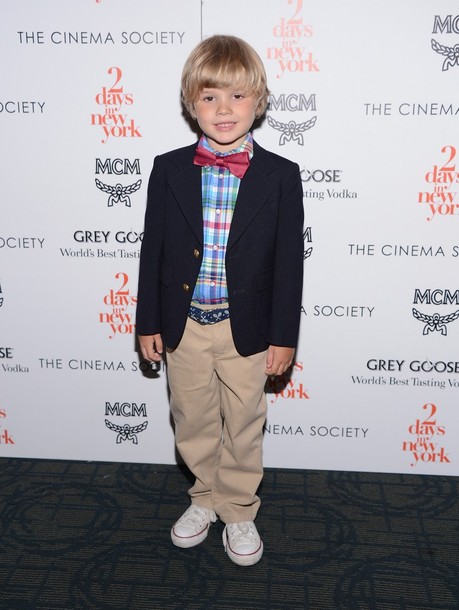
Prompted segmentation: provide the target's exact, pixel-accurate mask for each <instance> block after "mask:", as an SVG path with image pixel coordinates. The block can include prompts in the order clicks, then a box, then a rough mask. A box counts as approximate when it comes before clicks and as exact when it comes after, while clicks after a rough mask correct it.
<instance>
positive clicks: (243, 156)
mask: <svg viewBox="0 0 459 610" xmlns="http://www.w3.org/2000/svg"><path fill="white" fill-rule="evenodd" d="M194 164H195V165H216V166H217V167H226V168H227V169H229V171H230V172H231V173H232V174H234V175H235V176H237V177H238V178H243V177H244V174H245V172H246V171H247V169H248V167H249V164H250V159H249V153H248V152H240V153H233V154H232V155H226V156H225V157H219V156H217V155H215V154H214V153H212V152H210V150H207V149H206V148H203V147H202V146H198V148H197V149H196V155H195V157H194Z"/></svg>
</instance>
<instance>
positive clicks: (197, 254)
mask: <svg viewBox="0 0 459 610" xmlns="http://www.w3.org/2000/svg"><path fill="white" fill-rule="evenodd" d="M199 254H200V252H199V250H198V249H197V248H195V249H194V251H193V256H194V257H195V258H199Z"/></svg>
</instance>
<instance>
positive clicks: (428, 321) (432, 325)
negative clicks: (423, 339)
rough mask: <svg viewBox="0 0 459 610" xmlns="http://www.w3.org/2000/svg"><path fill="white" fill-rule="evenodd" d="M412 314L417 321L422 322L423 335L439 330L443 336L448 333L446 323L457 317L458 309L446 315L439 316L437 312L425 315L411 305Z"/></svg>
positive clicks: (458, 315) (458, 316) (458, 314)
mask: <svg viewBox="0 0 459 610" xmlns="http://www.w3.org/2000/svg"><path fill="white" fill-rule="evenodd" d="M413 316H414V317H415V318H416V320H419V322H422V323H423V324H424V328H423V331H422V334H423V335H428V334H429V333H434V332H439V333H441V334H442V335H443V336H446V335H447V334H448V329H447V328H446V325H447V324H449V323H450V322H454V320H457V319H458V318H459V309H458V310H457V311H455V312H454V313H450V314H448V315H446V316H441V315H440V314H439V313H433V314H432V315H427V314H425V313H421V312H420V311H418V310H417V309H415V308H414V307H413Z"/></svg>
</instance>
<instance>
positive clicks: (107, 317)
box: [99, 273, 137, 339]
mask: <svg viewBox="0 0 459 610" xmlns="http://www.w3.org/2000/svg"><path fill="white" fill-rule="evenodd" d="M115 279H116V280H119V281H120V282H121V285H120V286H119V287H118V288H115V289H111V290H109V292H108V293H107V294H106V295H105V296H104V298H103V303H104V305H105V306H106V307H107V309H108V311H102V312H100V313H99V323H100V324H107V325H108V327H109V329H110V334H109V336H108V338H109V339H114V338H115V337H116V336H118V335H132V334H134V333H135V324H134V316H135V307H136V304H137V296H134V295H132V294H131V293H130V290H129V288H128V282H129V277H128V275H127V273H117V274H116V275H115Z"/></svg>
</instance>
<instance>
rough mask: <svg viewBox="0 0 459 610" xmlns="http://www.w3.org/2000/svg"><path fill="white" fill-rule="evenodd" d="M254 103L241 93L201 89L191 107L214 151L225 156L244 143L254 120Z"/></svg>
mask: <svg viewBox="0 0 459 610" xmlns="http://www.w3.org/2000/svg"><path fill="white" fill-rule="evenodd" d="M256 104H257V100H256V99H255V98H254V96H253V95H248V94H246V93H244V90H243V89H233V88H232V87H224V88H221V89H220V88H209V89H207V88H206V89H203V90H202V91H201V93H200V94H199V97H198V99H197V101H196V102H195V103H194V112H195V115H196V119H197V121H198V123H199V127H200V128H201V129H202V131H203V133H204V134H205V135H206V136H207V140H208V142H209V144H210V146H212V148H214V149H215V150H218V151H219V152H228V151H229V150H232V149H233V148H237V147H238V146H240V145H241V144H242V142H243V141H244V140H245V137H246V135H247V132H248V131H249V129H250V128H251V127H252V124H253V122H254V120H255V108H256Z"/></svg>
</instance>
